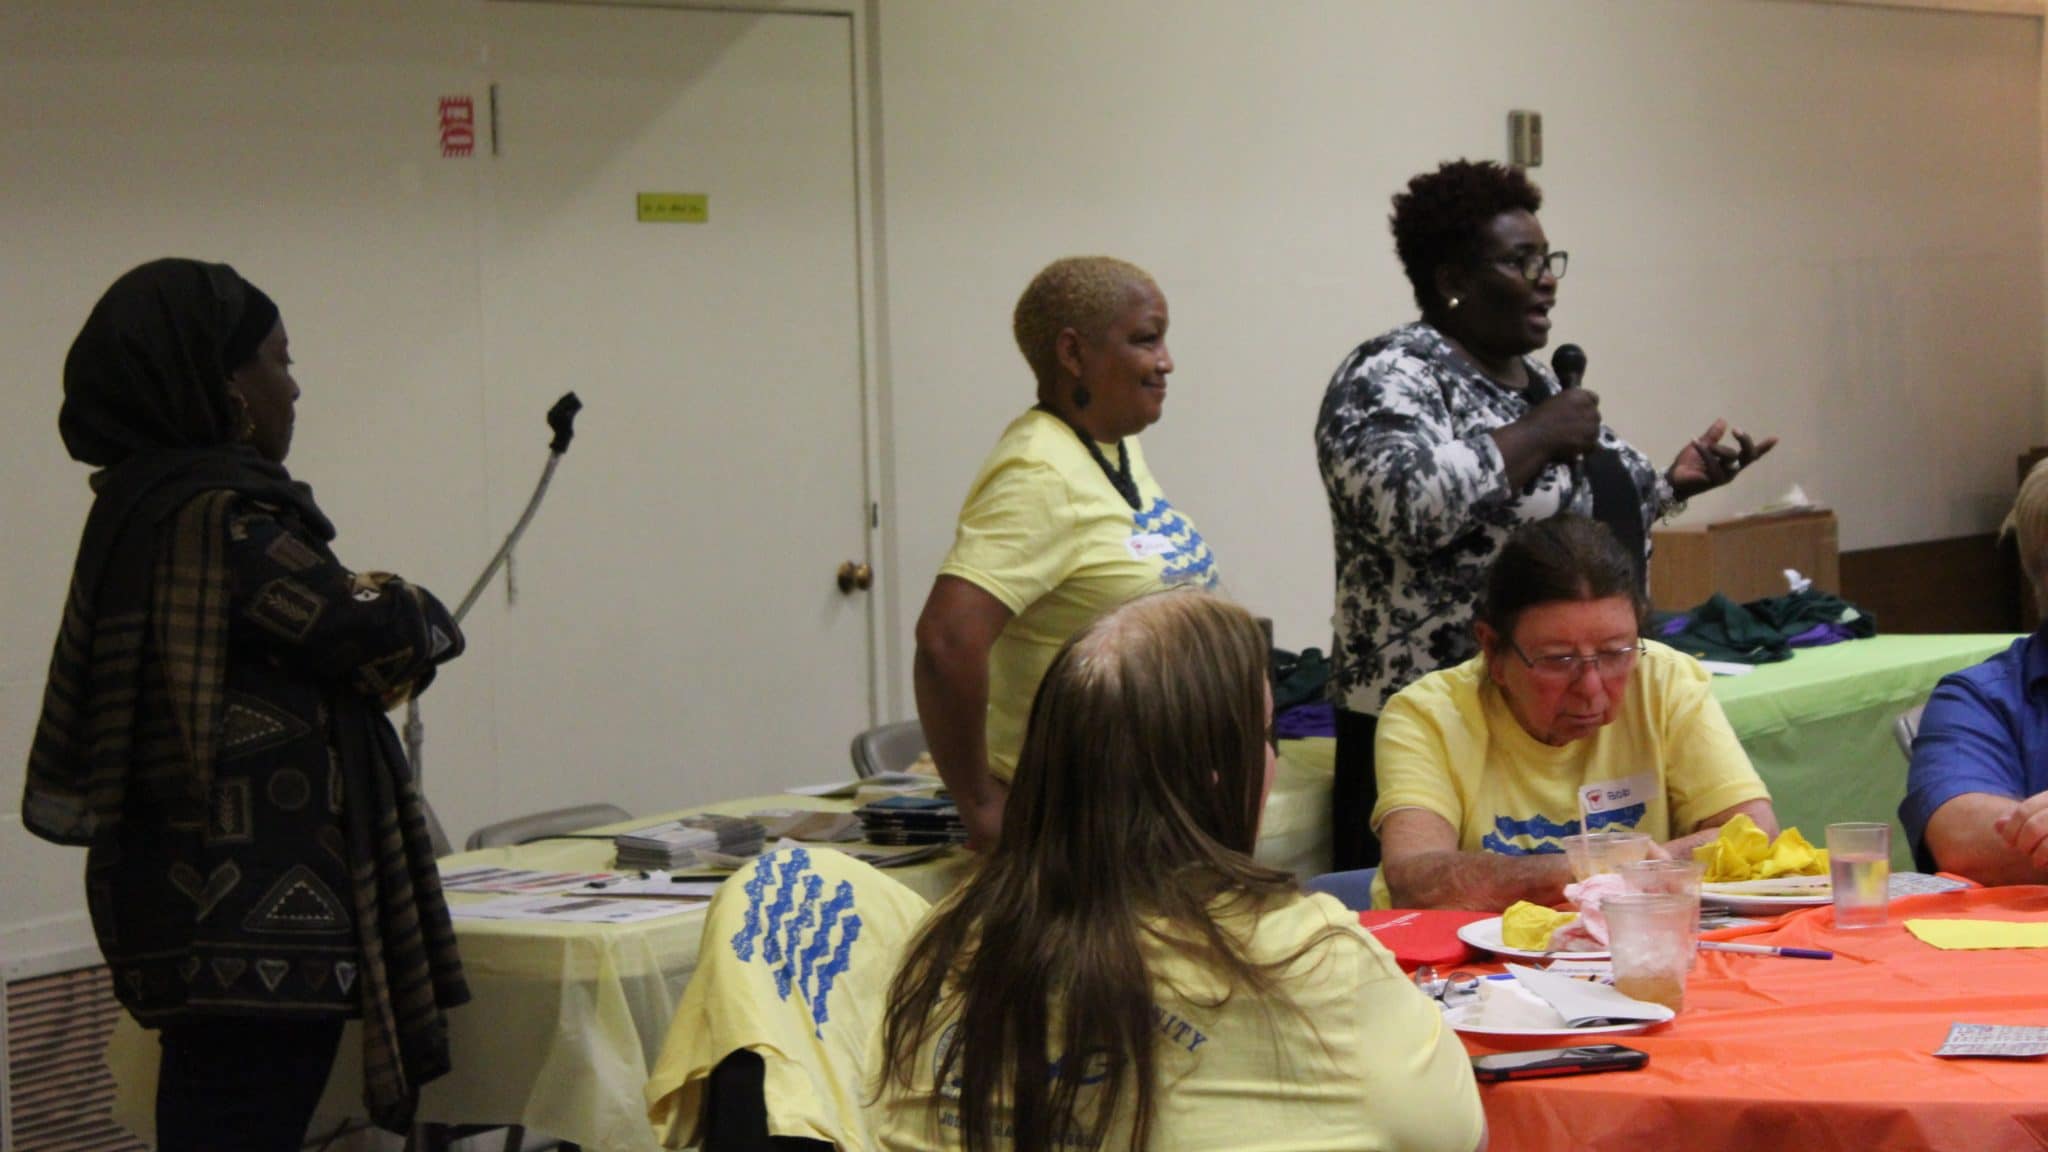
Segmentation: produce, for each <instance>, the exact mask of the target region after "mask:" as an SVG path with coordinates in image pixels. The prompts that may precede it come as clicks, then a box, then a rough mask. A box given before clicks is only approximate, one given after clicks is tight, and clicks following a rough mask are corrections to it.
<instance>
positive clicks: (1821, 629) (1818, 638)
mask: <svg viewBox="0 0 2048 1152" xmlns="http://www.w3.org/2000/svg"><path fill="white" fill-rule="evenodd" d="M1854 639H1856V634H1855V633H1854V632H1851V631H1849V629H1848V628H1846V627H1844V626H1842V625H1840V624H1834V623H1822V624H1815V625H1814V626H1813V627H1811V628H1808V629H1807V630H1806V631H1804V632H1801V633H1800V634H1799V635H1797V636H1794V637H1792V638H1791V639H1790V640H1787V641H1785V643H1787V644H1789V645H1791V646H1792V647H1794V648H1819V647H1821V646H1822V645H1825V644H1840V643H1841V642H1842V641H1844V640H1854Z"/></svg>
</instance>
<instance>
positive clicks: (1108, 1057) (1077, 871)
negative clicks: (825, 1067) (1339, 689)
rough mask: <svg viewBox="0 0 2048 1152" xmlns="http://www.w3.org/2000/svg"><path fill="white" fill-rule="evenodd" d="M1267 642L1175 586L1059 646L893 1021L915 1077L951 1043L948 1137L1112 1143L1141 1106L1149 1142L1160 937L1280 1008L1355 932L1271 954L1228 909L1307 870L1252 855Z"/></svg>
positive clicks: (900, 1069)
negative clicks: (1311, 965)
mask: <svg viewBox="0 0 2048 1152" xmlns="http://www.w3.org/2000/svg"><path fill="white" fill-rule="evenodd" d="M1267 655H1268V654H1267V649H1266V641H1265V634H1264V633H1263V632H1262V631H1260V629H1259V625H1258V622H1257V621H1256V620H1254V619H1253V618H1252V615H1251V614H1250V613H1249V612H1246V611H1245V610H1244V609H1242V608H1239V607H1237V606H1236V605H1234V604H1231V603H1229V602H1228V601H1224V600H1221V599H1218V598H1216V597H1214V596H1211V595H1208V594H1206V593H1202V592H1196V591H1186V590H1176V591H1166V592H1158V593H1154V594H1151V595H1148V596H1143V597H1140V598H1138V599H1136V600H1132V601H1129V602H1128V603H1125V604H1124V605H1122V606H1121V607H1118V608H1115V609H1112V610H1111V611H1109V612H1108V613H1106V614H1105V615H1103V616H1101V617H1098V618H1097V619H1096V620H1095V621H1094V622H1093V623H1091V624H1089V625H1088V626H1087V627H1085V628H1083V629H1082V630H1081V631H1080V632H1079V633H1078V634H1076V635H1075V636H1074V637H1073V638H1072V639H1070V640H1068V641H1067V643H1066V645H1065V647H1063V648H1061V649H1060V652H1059V655H1058V656H1056V657H1054V659H1053V663H1052V667H1051V668H1050V669H1048V670H1047V671H1046V674H1045V679H1044V681H1043V682H1041V684H1040V685H1039V688H1038V695H1037V697H1036V699H1035V700H1034V702H1033V703H1032V707H1031V721H1030V725H1029V727H1028V729H1027V730H1026V733H1025V737H1024V747H1023V751H1022V753H1021V755H1020V756H1019V757H1018V763H1017V775H1016V778H1015V779H1014V780H1012V781H1011V785H1010V797H1009V802H1008V804H1007V806H1006V807H1005V809H1004V812H1003V835H1002V839H1001V840H1000V841H999V842H998V843H997V845H996V847H995V849H994V851H993V852H992V853H991V854H990V855H989V856H988V858H987V859H986V860H984V861H983V863H982V865H981V867H980V868H979V869H978V870H976V871H975V872H974V874H973V875H971V876H970V877H969V878H968V879H967V881H966V882H965V883H964V884H963V885H962V886H961V887H960V888H959V889H957V890H956V891H955V892H954V894H953V895H952V896H951V897H949V898H948V899H947V900H946V902H945V903H943V904H941V905H940V906H939V908H938V909H937V911H935V912H934V913H933V914H932V916H931V918H930V919H929V920H927V921H926V922H925V924H924V926H923V927H922V928H921V929H920V930H919V933H918V936H917V939H916V941H915V942H914V943H913V944H912V946H911V948H910V950H909V953H908V954H907V956H906V958H905V959H904V961H903V964H902V966H901V967H900V968H899V969H898V970H897V973H896V977H895V980H894V982H893V983H892V985H891V987H890V992H889V1006H888V1009H887V1015H886V1017H885V1020H884V1025H883V1048H884V1051H885V1052H886V1053H887V1055H886V1058H885V1060H886V1063H885V1069H886V1074H887V1075H889V1076H892V1077H894V1078H895V1081H896V1083H897V1084H899V1085H901V1086H905V1087H907V1086H909V1085H910V1084H911V1082H912V1073H913V1069H914V1068H915V1067H916V1066H917V1063H918V1061H919V1060H920V1058H921V1057H920V1054H921V1053H923V1052H925V1051H928V1050H929V1049H928V1047H927V1045H928V1044H929V1043H930V1042H931V1041H932V1040H934V1039H938V1040H939V1042H938V1048H937V1055H936V1056H935V1060H936V1065H935V1068H934V1079H933V1081H932V1083H933V1085H934V1088H933V1090H934V1091H939V1090H941V1088H942V1087H943V1090H944V1091H945V1093H946V1094H947V1095H951V1093H952V1088H951V1087H950V1086H951V1085H954V1084H956V1083H957V1085H958V1088H959V1097H958V1104H959V1108H960V1129H959V1131H958V1133H957V1134H956V1135H955V1136H954V1137H953V1139H956V1140H958V1141H959V1143H960V1145H961V1146H962V1147H963V1148H965V1149H968V1150H969V1152H987V1150H989V1149H994V1148H997V1147H1004V1148H1011V1149H1015V1150H1017V1152H1043V1150H1048V1149H1053V1148H1056V1147H1063V1146H1065V1145H1067V1144H1070V1143H1073V1142H1074V1141H1073V1140H1072V1139H1070V1138H1069V1137H1072V1136H1073V1135H1075V1134H1084V1135H1085V1137H1086V1139H1084V1140H1082V1141H1081V1143H1083V1144H1085V1145H1086V1146H1089V1147H1096V1146H1099V1145H1101V1144H1102V1143H1103V1142H1104V1138H1105V1137H1106V1135H1107V1133H1108V1128H1109V1124H1110V1122H1111V1120H1112V1118H1113V1117H1115V1116H1116V1115H1117V1114H1118V1113H1119V1111H1120V1106H1121V1105H1123V1104H1125V1103H1128V1105H1129V1115H1130V1117H1131V1121H1132V1140H1131V1144H1130V1148H1131V1149H1133V1150H1138V1152H1142V1150H1143V1149H1145V1148H1146V1147H1147V1144H1148V1139H1149V1137H1150V1134H1151V1131H1152V1128H1153V1123H1154V1119H1155V1116H1156V1113H1157V1111H1158V1100H1159V1098H1160V1096H1161V1094H1162V1092H1163V1091H1164V1090H1165V1089H1166V1087H1167V1085H1164V1084H1161V1083H1160V1080H1159V1073H1158V1071H1157V1069H1156V1062H1155V1059H1154V1055H1155V1053H1154V1048H1155V1045H1156V1042H1157V1035H1156V1034H1157V1031H1158V1028H1157V1023H1156V1018H1155V1015H1154V1013H1155V1011H1156V1009H1155V1008H1154V1003H1155V997H1156V995H1157V991H1156V989H1155V988H1154V986H1153V979H1152V973H1151V971H1150V970H1149V969H1148V968H1147V966H1146V959H1145V950H1144V941H1145V939H1146V938H1147V937H1148V936H1150V937H1153V938H1157V939H1161V940H1165V939H1169V938H1170V939H1171V940H1172V941H1173V942H1174V947H1175V948H1176V949H1177V950H1179V951H1180V952H1181V953H1182V954H1183V955H1190V956H1194V957H1197V958H1198V959H1200V960H1203V961H1206V962H1207V966H1208V967H1209V968H1210V970H1212V971H1214V972H1217V973H1219V974H1221V975H1222V976H1223V977H1224V978H1225V979H1224V984H1225V986H1226V987H1228V988H1229V989H1231V990H1232V991H1231V992H1230V993H1228V995H1236V994H1242V995H1246V996H1251V997H1254V998H1255V1000H1257V1001H1258V1002H1261V1003H1266V1002H1271V1003H1273V1004H1275V1005H1277V1006H1285V1005H1289V1004H1291V1003H1292V999H1291V996H1290V995H1289V993H1288V990H1287V988H1286V987H1285V986H1284V977H1285V974H1286V972H1287V971H1288V970H1290V966H1291V965H1293V964H1295V963H1296V962H1297V961H1299V960H1300V959H1301V958H1302V957H1303V956H1305V955H1306V954H1307V953H1308V952H1310V951H1311V950H1313V949H1316V948H1318V947H1320V946H1321V945H1322V944H1323V942H1324V940H1325V939H1326V938H1328V937H1331V936H1337V935H1341V933H1337V932H1334V931H1333V932H1331V933H1328V934H1319V935H1318V936H1316V937H1315V938H1314V939H1312V940H1311V941H1309V942H1308V943H1307V944H1305V945H1303V946H1302V947H1301V948H1299V949H1297V950H1296V951H1295V952H1294V953H1292V954H1291V955H1288V956H1286V957H1283V958H1281V959H1279V960H1277V961H1274V962H1270V963H1268V962H1260V961H1257V960H1255V959H1254V958H1253V957H1252V956H1251V954H1250V951H1249V944H1248V943H1247V941H1245V940H1241V939H1239V938H1238V937H1237V936H1235V935H1233V934H1232V933H1231V932H1228V931H1226V930H1225V929H1224V928H1223V927H1222V926H1221V925H1219V924H1218V922H1217V916H1218V914H1219V912H1221V911H1223V910H1226V909H1245V910H1250V911H1253V912H1254V913H1257V912H1262V911H1264V910H1266V909H1268V908H1273V907H1278V906H1281V905H1284V904H1286V903H1289V902H1292V901H1294V900H1297V899H1300V893H1299V891H1298V889H1297V888H1296V886H1295V883H1294V878H1293V877H1292V876H1291V875H1290V874H1288V873H1286V872H1283V871H1279V870H1277V869H1274V868H1269V867H1267V866H1265V865H1263V864H1260V863H1258V862H1257V861H1255V860H1253V859H1252V849H1253V847H1254V845H1255V842H1256V841H1257V839H1258V826H1259V809H1260V803H1261V800H1262V797H1263V793H1264V785H1265V765H1266V732H1267V710H1266V676H1267ZM1148 921H1152V922H1154V923H1151V924H1150V925H1149V926H1148ZM956 1025H957V1031H956V1030H955V1028H956ZM942 1033H951V1034H952V1036H953V1038H952V1039H950V1040H947V1039H941V1038H940V1036H941V1034H942ZM1084 1058H1085V1059H1086V1060H1087V1061H1088V1069H1089V1071H1088V1074H1087V1075H1085V1076H1084V1075H1075V1074H1071V1073H1070V1074H1067V1075H1055V1074H1054V1073H1055V1072H1056V1071H1057V1069H1058V1065H1057V1064H1056V1063H1055V1062H1054V1061H1055V1060H1056V1059H1058V1060H1069V1059H1071V1060H1081V1059H1084ZM1069 1067H1071V1065H1069ZM1098 1074H1099V1078H1100V1087H1099V1088H1097V1089H1096V1092H1097V1095H1096V1096H1095V1097H1094V1098H1093V1099H1092V1100H1084V1099H1083V1098H1082V1097H1081V1095H1080V1093H1079V1090H1080V1088H1081V1086H1082V1084H1083V1083H1084V1081H1092V1080H1095V1079H1096V1078H1097V1076H1098ZM1005 1107H1007V1110H1008V1113H1009V1114H1008V1116H1007V1117H1005V1116H1003V1115H1001V1112H1002V1111H1003V1110H1004V1108H1005ZM999 1129H1001V1130H1002V1131H1003V1133H1004V1135H1003V1136H1002V1137H1001V1138H998V1130H999Z"/></svg>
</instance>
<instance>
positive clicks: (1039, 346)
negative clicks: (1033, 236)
mask: <svg viewBox="0 0 2048 1152" xmlns="http://www.w3.org/2000/svg"><path fill="white" fill-rule="evenodd" d="M1140 286H1143V287H1148V288H1151V289H1153V290H1154V291H1157V290H1158V285H1157V284H1155V283H1154V281H1153V279H1152V276H1151V274H1150V273H1148V272H1146V271H1145V270H1144V269H1143V268H1140V267H1138V266H1137V265H1136V264H1131V263H1127V262H1125V261H1122V260H1118V259H1116V258H1114V257H1110V256H1069V257H1066V258H1065V259H1063V260H1055V261H1053V262H1052V263H1050V264H1047V265H1046V266H1045V268H1044V269H1043V270H1042V271H1040V272H1039V273H1038V275H1036V276H1033V277H1032V278H1031V283H1030V285H1029V286H1027V287H1026V288H1025V289H1024V294H1023V295H1022V296H1019V297H1017V310H1016V312H1015V313H1014V314H1013V315H1012V317H1011V328H1012V329H1013V330H1014V331H1015V333H1016V335H1017V350H1018V351H1020V352H1022V353H1024V360H1025V362H1026V363H1028V364H1030V365H1031V374H1032V375H1033V376H1035V377H1037V378H1038V382H1039V383H1040V384H1041V385H1044V384H1050V383H1052V382H1053V381H1054V380H1055V379H1057V378H1058V376H1059V353H1058V352H1057V351H1056V345H1057V344H1058V342H1059V337H1060V333H1061V332H1062V331H1064V330H1066V329H1068V328H1072V329H1073V330H1074V331H1076V332H1078V333H1080V334H1081V335H1083V336H1086V337H1091V338H1092V337H1095V336H1100V335H1101V334H1102V333H1104V332H1106V331H1108V330H1109V326H1110V325H1111V324H1114V323H1116V320H1117V317H1119V316H1120V315H1122V314H1123V311H1124V309H1126V308H1128V307H1130V303H1131V291H1132V289H1134V288H1137V287H1140Z"/></svg>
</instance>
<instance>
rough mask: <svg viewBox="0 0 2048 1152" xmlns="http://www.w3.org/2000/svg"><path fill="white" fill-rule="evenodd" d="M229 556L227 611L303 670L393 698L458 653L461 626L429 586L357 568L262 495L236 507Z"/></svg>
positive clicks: (281, 659)
mask: <svg viewBox="0 0 2048 1152" xmlns="http://www.w3.org/2000/svg"><path fill="white" fill-rule="evenodd" d="M227 562H228V567H229V571H230V573H231V576H230V581H231V587H230V592H229V604H228V611H229V613H230V615H231V616H232V617H233V618H234V619H235V620H236V621H238V622H240V623H243V624H247V625H252V626H253V627H252V628H250V629H249V634H250V635H253V636H257V637H260V638H261V639H262V641H263V643H264V646H265V648H266V649H267V650H268V651H269V653H270V654H271V656H272V658H273V659H275V660H276V661H277V662H278V663H279V664H280V665H282V666H284V667H285V668H288V669H291V670H292V671H294V672H297V673H299V674H300V675H303V676H307V677H310V678H312V679H314V680H316V681H320V682H322V683H327V684H331V685H334V686H336V687H340V688H343V689H345V690H347V691H351V692H355V693H357V694H359V695H363V696H375V697H380V698H383V699H384V700H385V701H386V703H387V704H390V703H395V702H396V701H397V700H398V699H401V698H403V697H404V696H405V695H406V694H408V693H412V692H419V691H422V690H424V689H425V688H426V686H427V684H428V683H430V682H431V681H432V680H433V676H434V669H435V667H436V666H437V665H440V664H443V663H446V662H447V661H449V660H453V659H454V658H455V657H457V656H459V655H461V654H462V649H463V638H462V631H461V629H459V628H457V627H456V626H455V619H454V617H453V616H452V615H451V614H450V613H449V611H448V609H447V608H446V607H444V606H443V605H442V604H441V602H440V601H439V600H437V599H435V598H434V596H433V594H432V593H430V592H428V591H427V590H426V589H424V588H420V587H417V586H415V585H412V584H408V583H406V582H405V581H404V580H401V579H399V578H398V577H396V576H392V575H389V574H386V573H361V574H359V573H356V572H351V571H350V570H348V569H347V568H345V567H343V566H342V565H341V563H340V562H339V561H337V560H335V559H334V557H333V556H332V554H330V553H328V552H327V551H326V550H325V549H322V548H319V547H316V546H315V545H314V544H313V543H311V542H309V541H308V540H306V539H304V538H303V537H301V536H299V535H298V534H296V533H295V532H293V531H292V529H291V528H289V527H288V526H287V525H286V524H285V522H284V521H282V520H280V519H279V518H278V517H277V516H276V515H274V514H272V513H271V512H270V511H268V510H266V509H264V508H263V507H261V506H259V505H255V504H253V503H250V502H248V501H238V502H237V505H236V506H235V507H234V508H233V509H232V510H231V511H230V514H229V517H228V550H227Z"/></svg>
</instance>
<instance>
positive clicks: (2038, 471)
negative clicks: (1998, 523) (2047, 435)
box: [1999, 460, 2048, 613]
mask: <svg viewBox="0 0 2048 1152" xmlns="http://www.w3.org/2000/svg"><path fill="white" fill-rule="evenodd" d="M1999 533H2000V534H2001V535H2008V534H2009V535H2012V536H2014V537H2017V538H2018V540H2019V546H2020V567H2021V568H2022V569H2023V570H2025V572H2026V574H2027V580H2028V581H2029V582H2031V583H2032V584H2033V586H2034V598H2035V599H2036V600H2037V601H2038V600H2042V599H2043V597H2042V595H2041V580H2042V577H2043V576H2048V460H2043V461H2041V462H2040V463H2038V464H2036V465H2034V466H2033V468H2031V469H2029V470H2028V472H2027V478H2026V479H2025V480H2022V481H2020V494H2019V495H2018V496H2016V497H2014V498H2013V502H2012V511H2010V512H2008V513H2006V515H2005V526H2004V527H2002V528H2000V529H1999ZM2043 611H2044V613H2048V606H2044V608H2043Z"/></svg>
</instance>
